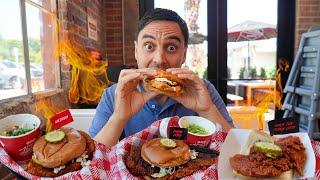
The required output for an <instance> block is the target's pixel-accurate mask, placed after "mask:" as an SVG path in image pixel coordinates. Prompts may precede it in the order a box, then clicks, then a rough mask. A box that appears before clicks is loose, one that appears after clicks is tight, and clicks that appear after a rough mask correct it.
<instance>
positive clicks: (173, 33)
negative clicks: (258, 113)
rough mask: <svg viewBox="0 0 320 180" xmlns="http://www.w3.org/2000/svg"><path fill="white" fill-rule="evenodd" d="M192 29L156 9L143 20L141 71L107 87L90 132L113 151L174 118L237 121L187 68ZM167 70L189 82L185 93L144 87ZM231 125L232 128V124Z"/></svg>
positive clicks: (139, 49) (138, 43)
mask: <svg viewBox="0 0 320 180" xmlns="http://www.w3.org/2000/svg"><path fill="white" fill-rule="evenodd" d="M188 38H189V35H188V28H187V25H186V23H185V21H184V20H183V19H182V18H181V17H179V16H178V15H177V14H176V13H175V12H173V11H171V10H167V9H159V8H158V9H154V10H152V11H150V12H148V13H146V15H145V16H144V17H143V18H142V19H141V20H140V21H139V23H138V27H137V33H136V41H135V58H136V60H137V64H138V69H127V70H122V71H121V73H120V75H119V81H118V83H117V84H115V85H113V86H111V87H109V88H107V89H106V90H105V92H104V94H103V95H102V98H101V101H100V103H99V105H98V107H97V111H96V115H95V117H94V120H93V122H92V125H91V127H90V129H89V133H90V135H91V136H93V137H95V138H94V139H95V140H96V141H99V142H101V143H103V144H105V145H106V146H107V147H111V146H113V145H115V144H116V143H117V142H118V140H119V139H121V138H123V137H127V136H130V135H132V134H134V133H137V132H139V131H141V130H143V129H144V128H146V127H148V126H149V125H150V124H151V123H153V122H154V121H156V120H158V119H161V118H165V117H169V116H175V115H178V116H180V117H181V116H186V115H199V116H202V117H205V118H207V119H209V120H211V121H213V122H217V123H219V124H220V125H221V126H222V128H223V129H225V130H227V131H228V130H229V129H230V128H231V126H230V124H232V120H231V118H230V116H229V115H228V112H227V110H226V108H225V104H224V102H223V101H222V99H221V97H220V96H219V94H218V92H217V91H216V89H215V88H214V87H213V85H212V84H211V83H210V82H208V81H207V80H203V79H200V78H199V77H198V76H197V75H196V74H195V73H194V72H192V71H190V70H187V69H181V65H182V64H183V63H184V61H185V58H186V52H187V44H188ZM155 68H161V69H166V70H167V71H168V72H170V73H172V74H175V75H177V76H178V77H179V78H181V79H185V80H186V81H188V83H187V84H188V85H187V87H186V88H185V91H184V93H183V94H182V95H181V96H178V97H167V96H162V95H159V94H157V93H156V92H153V91H148V90H145V89H144V88H143V85H142V83H143V79H144V78H145V77H146V76H152V75H155V70H154V69H155ZM227 121H228V122H229V123H230V124H229V123H228V122H227Z"/></svg>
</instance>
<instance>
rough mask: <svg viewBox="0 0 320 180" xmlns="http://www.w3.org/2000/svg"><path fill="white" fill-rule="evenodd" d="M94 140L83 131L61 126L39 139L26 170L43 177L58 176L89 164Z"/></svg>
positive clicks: (93, 149) (93, 148)
mask: <svg viewBox="0 0 320 180" xmlns="http://www.w3.org/2000/svg"><path fill="white" fill-rule="evenodd" d="M94 151H95V145H94V141H93V140H92V139H91V137H90V136H89V135H88V134H86V133H85V132H82V131H77V130H75V129H73V128H61V129H59V130H55V131H51V132H49V133H47V134H46V135H44V136H42V137H40V138H39V139H37V141H36V142H35V144H34V146H33V156H32V159H31V160H30V161H29V162H28V163H27V165H26V167H25V170H26V171H27V172H29V173H30V174H33V175H36V176H41V177H57V176H60V175H63V174H66V173H68V172H72V171H77V170H80V169H82V167H83V166H86V165H89V163H90V159H91V158H92V156H93V152H94Z"/></svg>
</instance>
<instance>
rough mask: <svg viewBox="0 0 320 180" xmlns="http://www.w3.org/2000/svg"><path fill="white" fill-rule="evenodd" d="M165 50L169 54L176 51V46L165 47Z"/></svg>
mask: <svg viewBox="0 0 320 180" xmlns="http://www.w3.org/2000/svg"><path fill="white" fill-rule="evenodd" d="M167 50H168V51H169V52H174V51H176V50H177V47H176V46H173V45H169V46H168V47H167Z"/></svg>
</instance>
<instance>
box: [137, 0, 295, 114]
mask: <svg viewBox="0 0 320 180" xmlns="http://www.w3.org/2000/svg"><path fill="white" fill-rule="evenodd" d="M139 3H140V17H141V15H143V14H144V13H145V12H146V11H147V10H149V9H152V8H154V0H139ZM207 6H208V7H207V8H208V9H207V14H208V16H207V21H208V49H210V51H208V69H207V73H208V80H209V81H210V82H211V83H212V84H213V85H214V86H215V87H216V89H217V90H218V92H219V94H220V96H221V97H222V99H223V101H224V102H225V103H227V81H228V78H227V58H228V57H227V56H228V55H227V41H228V28H227V19H228V17H227V7H228V5H227V0H207ZM295 7H296V0H278V11H277V13H278V18H277V19H278V20H277V24H278V25H277V31H278V37H277V50H276V63H277V68H278V63H279V60H280V58H284V59H286V60H287V61H288V62H289V65H290V67H292V64H293V60H294V35H295ZM286 81H287V76H284V77H283V78H282V87H284V86H285V83H286ZM277 113H278V112H276V115H277ZM278 114H279V113H278Z"/></svg>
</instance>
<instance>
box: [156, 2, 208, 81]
mask: <svg viewBox="0 0 320 180" xmlns="http://www.w3.org/2000/svg"><path fill="white" fill-rule="evenodd" d="M154 7H155V8H166V9H171V10H173V11H175V12H177V13H178V14H179V15H180V16H181V17H182V18H183V19H184V20H185V21H186V23H187V25H188V29H189V42H188V50H187V56H186V62H185V64H184V65H183V66H186V67H187V68H188V69H191V70H193V71H194V72H196V73H197V74H198V75H199V76H200V77H202V78H206V77H207V67H208V57H207V54H208V42H207V34H208V33H207V29H208V28H207V1H199V0H188V1H185V0H180V1H171V0H155V1H154Z"/></svg>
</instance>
